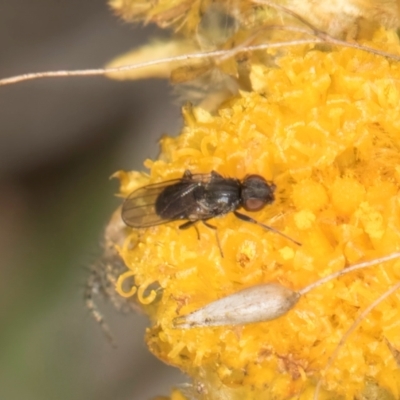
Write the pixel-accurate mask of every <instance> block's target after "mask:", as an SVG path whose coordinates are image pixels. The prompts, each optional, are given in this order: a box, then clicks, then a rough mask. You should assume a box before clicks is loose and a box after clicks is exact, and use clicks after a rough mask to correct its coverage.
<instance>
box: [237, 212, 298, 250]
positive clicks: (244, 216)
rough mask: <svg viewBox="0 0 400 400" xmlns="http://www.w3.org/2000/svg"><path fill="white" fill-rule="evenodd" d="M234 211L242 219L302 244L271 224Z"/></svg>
mask: <svg viewBox="0 0 400 400" xmlns="http://www.w3.org/2000/svg"><path fill="white" fill-rule="evenodd" d="M233 213H234V214H235V216H236V217H237V218H239V219H241V220H242V221H246V222H251V223H253V224H256V225H259V226H261V227H262V228H264V229H267V230H269V231H271V232H274V233H277V234H278V235H281V236H283V237H284V238H285V239H288V240H290V241H291V242H293V243H295V244H297V245H298V246H301V243H300V242H297V241H296V240H294V239H292V238H291V237H290V236H287V235H285V234H284V233H282V232H280V231H278V230H277V229H274V228H272V227H271V226H268V225H265V224H262V223H261V222H258V221H257V220H255V219H253V218H251V217H249V216H248V215H245V214H241V213H239V212H237V211H234V212H233Z"/></svg>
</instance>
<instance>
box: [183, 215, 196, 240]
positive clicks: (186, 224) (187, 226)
mask: <svg viewBox="0 0 400 400" xmlns="http://www.w3.org/2000/svg"><path fill="white" fill-rule="evenodd" d="M197 222H199V221H198V220H196V221H188V222H185V223H184V224H182V225H180V226H179V229H188V228H190V227H192V226H193V228H194V229H196V232H197V240H200V232H199V228H198V227H197V225H196V223H197Z"/></svg>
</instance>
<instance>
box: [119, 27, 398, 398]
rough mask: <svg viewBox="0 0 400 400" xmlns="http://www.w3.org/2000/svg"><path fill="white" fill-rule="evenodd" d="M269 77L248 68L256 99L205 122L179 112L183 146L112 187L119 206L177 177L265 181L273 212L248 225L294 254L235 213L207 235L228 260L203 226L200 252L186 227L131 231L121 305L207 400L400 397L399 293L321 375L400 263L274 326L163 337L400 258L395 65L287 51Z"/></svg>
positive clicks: (339, 288)
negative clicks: (227, 305) (259, 289)
mask: <svg viewBox="0 0 400 400" xmlns="http://www.w3.org/2000/svg"><path fill="white" fill-rule="evenodd" d="M378 44H379V46H380V48H382V49H385V50H390V51H392V52H393V51H397V52H400V45H399V43H398V39H397V36H396V35H394V34H392V33H387V32H384V31H380V32H378V33H377V34H376V35H375V38H374V41H373V42H372V43H370V45H374V46H377V45H378ZM276 64H277V65H275V66H274V67H267V66H265V65H262V64H253V65H252V67H251V73H250V78H251V84H252V88H253V91H251V92H241V93H240V95H239V96H237V97H235V98H232V99H230V100H229V101H227V102H225V103H224V104H223V105H222V106H221V107H220V108H219V110H218V113H217V115H215V116H214V115H211V114H209V113H207V112H206V111H204V110H202V109H200V108H194V109H193V108H190V107H186V108H185V109H184V117H185V126H184V128H183V130H182V132H181V134H180V135H179V136H178V137H176V138H171V137H164V138H163V139H162V141H161V147H162V151H161V156H160V158H159V159H158V160H157V161H150V160H148V161H146V163H145V165H146V167H147V168H149V170H150V174H149V176H147V175H143V174H139V173H135V172H130V173H125V172H120V173H119V174H118V176H119V177H120V180H121V193H122V194H123V195H124V196H127V195H129V193H131V192H132V191H133V190H134V189H137V188H139V187H141V186H144V185H147V184H152V183H157V182H163V181H166V180H170V179H175V178H181V177H182V175H183V172H184V171H185V170H189V171H191V172H192V173H210V172H211V171H212V170H214V171H217V172H218V173H219V174H221V175H222V176H224V177H234V178H238V179H240V180H241V179H243V178H244V177H245V176H246V175H248V174H258V175H261V176H263V177H264V178H265V179H266V180H267V181H272V182H274V184H275V185H276V191H275V201H274V202H273V203H272V204H270V205H267V206H266V207H264V208H263V209H262V210H261V211H258V212H255V213H251V216H252V217H253V218H254V219H256V220H257V221H259V222H262V223H264V224H267V225H269V226H271V227H273V228H274V229H276V230H279V231H280V232H282V233H284V234H285V235H287V236H289V237H291V238H293V239H295V240H297V241H299V242H301V246H298V245H296V244H295V243H293V242H292V241H290V240H287V239H285V238H284V237H282V236H281V235H278V234H276V233H274V232H269V231H267V230H265V229H263V228H262V227H260V226H257V225H255V224H251V223H247V222H245V221H241V220H239V219H237V218H236V217H235V216H234V215H233V214H232V213H229V214H227V215H224V216H222V217H220V218H215V219H214V220H212V221H211V222H212V224H213V225H215V226H216V227H217V232H218V237H219V240H220V245H221V249H222V251H223V253H224V257H221V254H220V250H219V248H218V244H217V242H216V237H215V232H214V231H213V230H212V229H209V228H207V227H206V226H204V225H202V224H198V225H197V228H198V232H199V236H200V238H198V235H197V232H196V229H194V228H190V229H188V230H180V229H179V225H181V224H182V221H180V222H179V221H178V222H169V223H165V224H161V225H158V226H153V227H149V228H147V229H139V230H137V229H132V230H129V233H128V234H127V235H126V239H125V242H124V245H123V246H122V247H121V248H120V254H121V256H122V257H123V259H124V261H125V263H126V266H127V268H128V271H127V272H126V273H124V274H123V275H122V276H121V277H120V279H119V282H118V285H117V290H118V291H119V292H120V294H121V295H123V296H130V295H134V294H135V293H136V292H137V293H136V295H137V298H138V301H139V303H141V304H142V306H143V309H145V310H146V311H147V312H148V314H149V315H150V317H151V321H152V325H151V328H149V329H148V332H147V343H148V345H149V348H150V349H151V351H152V352H153V353H154V354H155V355H157V356H158V357H159V358H160V359H162V360H164V361H165V362H167V363H168V364H172V365H175V366H177V367H179V368H180V369H182V370H183V371H184V372H186V373H187V374H189V375H190V376H191V377H193V379H194V381H195V382H197V384H198V391H199V392H200V393H201V396H202V397H201V398H204V399H241V400H243V399H291V398H293V399H311V398H312V396H313V393H314V390H315V386H316V384H317V382H318V381H319V380H321V382H322V391H321V393H320V398H321V399H333V398H335V399H336V398H343V399H353V398H354V397H355V396H356V397H357V398H368V399H372V398H388V399H389V398H390V399H391V398H398V397H399V396H400V369H399V366H398V364H397V363H396V359H395V357H394V354H395V351H396V349H400V323H399V320H400V318H399V311H398V310H400V294H399V293H397V292H396V293H394V294H393V295H392V296H391V297H390V298H388V299H386V300H385V301H384V302H382V303H381V304H379V305H378V306H377V307H376V308H375V309H374V310H372V311H371V312H370V313H369V314H368V316H367V317H366V318H365V319H364V320H363V321H362V322H361V324H360V326H359V327H358V329H357V330H356V331H355V332H354V333H353V334H352V335H351V336H349V338H348V339H347V341H346V343H345V345H344V346H342V347H341V349H340V351H339V352H338V354H337V356H336V358H335V360H334V361H333V363H332V365H331V367H330V368H329V369H325V366H326V364H327V362H328V360H329V357H330V356H331V355H332V353H333V352H334V351H335V349H336V347H337V345H338V343H339V342H340V341H341V339H342V337H343V335H344V333H345V332H346V331H347V330H348V328H349V327H350V326H351V325H352V323H353V321H354V320H355V319H356V318H357V316H359V315H360V312H362V311H363V310H364V309H366V308H367V307H368V306H369V305H370V304H371V303H372V302H373V301H374V300H375V299H376V298H377V297H379V296H380V295H381V294H382V293H384V292H385V291H386V290H387V289H388V288H389V287H390V286H392V285H393V284H394V283H396V282H397V281H398V280H399V279H400V262H396V261H392V262H391V263H388V264H387V265H386V264H385V265H384V266H383V265H380V266H378V267H375V268H370V269H366V270H360V271H357V272H354V273H350V274H348V275H345V276H342V277H340V278H338V279H335V280H332V281H330V282H328V283H326V284H325V285H323V286H320V287H318V288H316V289H315V290H313V291H310V292H309V293H307V295H305V296H303V297H302V298H301V299H300V300H299V301H298V303H297V304H296V305H295V306H294V307H293V308H292V309H291V310H290V311H289V312H287V313H286V314H285V315H283V316H282V317H280V318H278V319H275V320H272V321H268V322H259V323H253V324H249V325H231V326H223V327H196V328H192V329H179V328H177V327H176V326H175V325H174V323H173V321H174V320H175V319H176V318H177V317H179V316H182V315H186V314H188V313H190V312H193V311H195V310H197V309H199V308H201V307H204V306H206V305H207V304H210V303H212V302H214V301H216V300H217V299H220V298H223V297H225V296H228V295H231V294H233V293H236V292H238V291H240V290H242V289H245V288H249V287H253V286H255V285H259V284H263V283H276V284H280V285H282V286H284V287H286V288H288V289H290V290H293V291H298V290H300V289H301V288H303V287H305V286H307V285H308V284H310V283H312V282H314V281H316V280H317V279H319V278H321V277H322V276H325V275H328V274H329V273H331V272H334V271H339V270H342V269H343V268H345V267H346V266H349V265H352V264H354V263H356V262H360V261H364V260H369V259H374V258H377V257H380V256H383V255H385V254H388V253H390V252H393V251H395V250H398V249H399V247H400V197H399V188H400V66H399V65H398V64H397V63H391V62H389V61H388V60H386V59H384V58H382V57H378V56H375V55H371V54H368V53H366V52H361V51H357V50H354V49H348V48H342V49H337V50H335V51H323V50H318V49H311V50H306V49H304V51H303V52H301V51H299V50H297V51H296V52H295V53H291V54H287V55H286V56H283V57H281V58H278V59H277V60H276ZM243 212H244V213H245V211H243ZM248 215H250V213H248ZM132 277H133V278H134V285H133V289H132V288H131V286H130V285H131V283H132V282H131V280H132ZM371 393H378V397H372V396H373V394H371ZM174 396H175V397H174V398H180V397H179V396H180V395H179V394H177V393H175V394H174ZM335 396H336V397H335ZM360 396H364V397H360ZM384 396H386V397H384ZM390 396H392V397H390Z"/></svg>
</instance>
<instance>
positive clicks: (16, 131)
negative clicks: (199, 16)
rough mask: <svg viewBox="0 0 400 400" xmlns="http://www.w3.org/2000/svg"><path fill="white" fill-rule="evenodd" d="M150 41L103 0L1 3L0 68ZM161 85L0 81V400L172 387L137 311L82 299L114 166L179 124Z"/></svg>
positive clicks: (57, 65)
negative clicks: (98, 318)
mask: <svg viewBox="0 0 400 400" xmlns="http://www.w3.org/2000/svg"><path fill="white" fill-rule="evenodd" d="M155 35H156V36H159V35H160V32H157V31H156V30H155V29H154V28H142V27H139V26H131V25H127V24H124V23H123V22H121V21H120V20H118V19H117V18H116V17H115V16H114V15H113V14H112V12H111V11H110V10H109V9H108V6H107V4H106V0H98V1H84V2H82V1H80V0H70V1H66V2H56V1H53V0H35V1H30V0H13V1H8V2H5V1H4V2H2V4H1V5H0V77H2V78H3V77H8V76H11V75H16V74H21V73H25V72H35V71H44V70H56V69H77V68H93V67H100V66H103V65H104V64H105V63H106V62H108V61H109V60H111V59H112V58H113V57H115V56H117V55H119V54H121V53H123V52H125V51H127V50H130V49H131V48H133V47H135V46H137V45H139V44H140V43H143V42H145V41H146V40H147V38H149V37H153V36H155ZM180 124H181V119H180V110H179V107H178V105H177V104H176V102H175V101H174V98H173V96H172V95H171V93H170V89H169V87H168V84H167V83H166V82H161V81H150V80H148V81H141V82H116V81H110V80H107V79H106V78H101V77H97V78H68V79H47V80H38V81H30V82H25V83H20V84H16V85H12V86H7V87H0V193H1V195H0V326H1V329H0V399H2V400H25V399H29V400H36V399H38V400H39V399H40V400H47V399H57V400H69V399H71V400H72V399H73V400H81V399H82V400H83V399H85V400H90V399H93V400H94V399H96V400H111V399H112V400H120V399H121V400H122V399H129V400H131V399H134V400H142V399H143V400H146V399H150V398H152V397H153V396H156V395H160V394H165V395H167V394H168V393H169V389H170V388H171V387H172V386H173V384H174V383H177V382H184V381H185V377H184V376H183V375H181V374H180V373H179V372H178V371H175V370H173V369H170V368H168V367H166V366H164V365H163V364H161V363H160V362H158V361H157V360H156V359H155V358H154V357H153V356H152V355H151V354H150V353H149V352H148V351H147V349H146V347H145V344H144V340H143V336H144V330H145V327H146V323H147V321H146V318H145V317H143V316H137V315H134V314H128V315H120V314H118V313H117V312H116V311H115V310H114V309H113V308H112V306H110V305H108V306H107V304H105V303H102V302H100V303H99V306H100V307H101V309H102V311H103V312H104V314H105V316H106V318H107V322H108V324H109V325H110V327H111V329H112V331H113V334H114V336H115V339H116V341H117V343H118V348H117V349H114V348H112V347H111V346H110V344H109V342H107V340H106V339H105V337H104V335H103V333H102V331H101V329H100V327H99V326H98V325H97V323H96V322H95V321H94V320H93V319H92V317H91V315H89V313H88V311H87V309H86V308H85V304H84V300H83V291H84V285H85V282H86V280H87V277H88V274H89V271H88V266H89V265H90V264H91V263H92V262H94V261H95V260H96V258H97V257H98V256H99V255H100V253H101V250H100V249H99V241H100V238H101V234H102V230H103V228H104V227H105V224H106V223H107V220H108V219H109V217H110V216H111V213H112V211H113V210H114V209H115V208H116V207H117V206H118V205H119V203H120V200H119V199H117V198H115V197H114V193H116V192H117V190H118V183H117V181H110V180H109V179H108V177H109V176H110V175H111V174H112V173H113V172H115V171H117V170H119V169H136V170H140V169H143V167H142V163H143V161H144V159H145V158H146V157H155V156H156V155H157V153H158V145H157V141H158V139H159V138H160V136H161V135H162V134H164V133H167V134H175V133H176V132H177V131H178V130H179V127H180Z"/></svg>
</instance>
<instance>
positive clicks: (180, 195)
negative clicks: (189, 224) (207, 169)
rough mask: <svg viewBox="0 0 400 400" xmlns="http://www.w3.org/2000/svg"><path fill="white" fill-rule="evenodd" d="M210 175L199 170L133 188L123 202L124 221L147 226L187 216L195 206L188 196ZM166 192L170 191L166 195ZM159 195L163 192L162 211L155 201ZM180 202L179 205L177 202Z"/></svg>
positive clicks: (137, 226) (129, 223)
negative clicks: (179, 177)
mask: <svg viewBox="0 0 400 400" xmlns="http://www.w3.org/2000/svg"><path fill="white" fill-rule="evenodd" d="M207 177H209V174H196V175H191V176H190V177H184V178H181V179H174V180H170V181H166V182H160V183H156V184H153V185H147V186H144V187H142V188H139V189H137V190H135V191H133V192H132V193H131V194H130V195H129V196H128V197H127V198H126V200H125V202H124V203H123V205H122V214H121V216H122V219H123V221H124V222H125V223H126V224H127V225H128V226H131V227H133V228H147V227H150V226H155V225H161V224H165V223H167V222H169V221H175V220H178V219H186V218H187V215H188V208H189V207H193V204H191V203H190V202H186V201H185V198H187V197H188V196H189V195H190V194H191V193H192V191H193V190H194V188H195V187H196V186H197V185H198V184H199V183H201V182H206V181H207ZM171 189H172V190H171ZM167 190H168V191H167ZM166 193H168V195H167V196H166ZM160 195H161V196H163V203H164V209H163V212H157V210H156V203H157V200H158V199H159V197H160ZM178 204H179V206H177V205H178Z"/></svg>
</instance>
